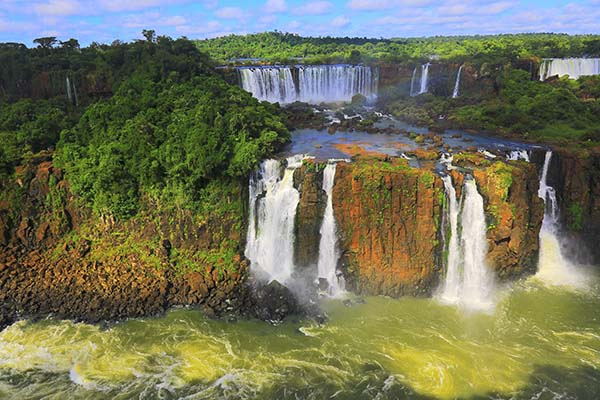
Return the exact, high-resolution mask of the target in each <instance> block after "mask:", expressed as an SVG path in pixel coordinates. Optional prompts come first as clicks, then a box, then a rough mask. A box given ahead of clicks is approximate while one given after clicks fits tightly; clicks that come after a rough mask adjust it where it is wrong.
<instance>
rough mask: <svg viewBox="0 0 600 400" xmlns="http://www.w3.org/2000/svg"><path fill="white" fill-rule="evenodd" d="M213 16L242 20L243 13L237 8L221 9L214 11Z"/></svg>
mask: <svg viewBox="0 0 600 400" xmlns="http://www.w3.org/2000/svg"><path fill="white" fill-rule="evenodd" d="M215 15H216V16H217V17H219V18H223V19H241V18H244V12H243V11H242V9H241V8H239V7H223V8H220V9H218V10H217V11H215Z"/></svg>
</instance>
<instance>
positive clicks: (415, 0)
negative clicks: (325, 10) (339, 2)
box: [346, 0, 432, 11]
mask: <svg viewBox="0 0 600 400" xmlns="http://www.w3.org/2000/svg"><path fill="white" fill-rule="evenodd" d="M431 3H432V0H350V1H349V2H348V3H346V7H348V8H351V9H353V10H363V11H377V10H389V9H392V8H399V7H422V6H426V5H428V4H431Z"/></svg>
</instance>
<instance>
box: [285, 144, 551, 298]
mask: <svg viewBox="0 0 600 400" xmlns="http://www.w3.org/2000/svg"><path fill="white" fill-rule="evenodd" d="M458 163H459V164H461V165H462V166H463V167H464V168H467V171H471V172H470V173H471V174H472V175H474V177H475V180H476V182H477V185H478V190H479V191H480V193H481V194H482V196H483V198H484V202H485V213H486V222H487V224H488V231H487V239H488V256H487V261H488V264H489V265H490V266H491V267H492V268H494V270H495V271H496V274H497V275H498V277H499V279H500V280H508V279H515V278H518V277H521V276H524V275H528V274H533V273H535V270H536V267H537V255H538V249H539V248H538V247H539V246H538V242H539V230H540V227H541V223H542V218H543V202H542V201H541V200H540V199H539V198H538V197H537V190H538V171H537V168H536V167H535V165H534V164H529V163H525V162H510V163H505V162H502V161H498V162H493V163H492V162H490V161H488V160H486V159H485V158H484V157H483V156H481V155H479V154H469V155H468V156H465V157H463V159H462V160H461V159H460V158H458ZM465 173H468V172H465ZM300 174H306V175H307V177H306V178H305V179H304V181H303V182H304V186H303V187H302V188H301V189H302V191H307V193H309V195H308V196H307V197H308V198H312V197H313V196H312V195H310V193H313V192H314V190H313V189H314V188H311V187H310V186H311V184H310V182H313V181H315V182H316V181H319V178H318V174H319V173H318V172H315V171H311V172H306V171H305V170H302V171H301V172H300ZM309 175H317V177H312V176H310V177H309ZM452 175H453V181H454V185H455V187H456V191H457V195H458V196H459V197H460V196H461V192H462V185H463V183H464V173H463V172H458V171H453V173H452ZM302 196H304V195H302ZM301 203H302V200H301ZM315 204H318V201H317V203H315ZM333 204H334V214H335V218H336V222H337V226H338V237H339V239H340V240H339V245H340V250H341V251H342V257H341V260H340V269H341V270H342V271H343V272H344V275H345V277H346V281H347V283H348V288H349V289H350V290H352V291H355V292H357V293H359V294H375V295H389V296H402V295H413V296H420V295H430V294H431V293H432V292H433V291H434V290H435V288H436V287H437V285H438V283H439V281H440V279H442V277H443V265H444V260H443V257H444V255H443V254H444V251H443V248H444V243H443V242H442V230H443V229H444V228H443V226H442V223H441V221H442V218H443V217H442V216H443V213H444V212H445V211H444V204H445V193H444V189H443V184H442V182H441V179H440V178H439V177H438V176H437V175H435V174H434V173H433V172H431V171H428V170H426V169H414V168H410V167H409V166H408V165H407V164H406V161H405V160H402V159H397V158H381V157H379V158H377V157H364V158H360V157H359V158H357V159H356V161H354V162H352V163H344V162H341V163H339V164H338V167H337V173H336V177H335V185H334V188H333ZM315 209H316V206H315V205H313V206H312V208H310V207H307V206H304V207H302V206H300V207H299V209H298V213H297V221H302V225H303V226H307V225H310V220H311V219H315V218H320V216H319V215H315V213H314V210H315ZM318 221H319V224H320V221H321V220H320V219H318ZM314 226H315V228H316V226H317V224H314ZM304 242H305V241H304V240H302V239H300V238H297V242H296V246H299V245H301V246H304V245H302V244H301V243H304ZM317 246H318V235H316V236H315V238H314V240H313V245H312V246H310V247H306V248H305V249H304V250H303V251H308V252H312V253H310V254H312V257H318V247H317Z"/></svg>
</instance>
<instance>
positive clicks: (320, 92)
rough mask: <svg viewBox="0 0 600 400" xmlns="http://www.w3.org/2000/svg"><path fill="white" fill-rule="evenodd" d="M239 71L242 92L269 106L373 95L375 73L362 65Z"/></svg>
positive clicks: (347, 99)
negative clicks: (295, 76) (295, 75)
mask: <svg viewBox="0 0 600 400" xmlns="http://www.w3.org/2000/svg"><path fill="white" fill-rule="evenodd" d="M239 71H240V76H241V81H242V87H243V88H244V90H246V91H248V92H250V93H252V95H253V96H254V97H256V98H257V99H260V100H266V101H269V102H272V103H276V102H278V103H283V104H288V103H292V102H294V101H303V102H306V103H312V104H318V103H322V102H326V103H332V102H349V101H351V100H352V97H353V96H354V95H356V94H362V95H363V96H365V97H367V98H373V97H375V96H376V94H377V76H376V74H375V73H374V72H373V70H372V69H371V68H370V67H367V66H362V65H308V66H298V67H288V66H275V67H240V68H239ZM294 72H297V79H294Z"/></svg>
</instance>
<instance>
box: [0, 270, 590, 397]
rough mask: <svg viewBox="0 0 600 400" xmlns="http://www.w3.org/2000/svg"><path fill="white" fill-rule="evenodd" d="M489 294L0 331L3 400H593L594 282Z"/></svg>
mask: <svg viewBox="0 0 600 400" xmlns="http://www.w3.org/2000/svg"><path fill="white" fill-rule="evenodd" d="M590 282H593V283H589V282H588V284H587V286H586V287H585V288H580V289H570V288H564V287H560V286H546V285H544V284H543V283H541V282H540V281H538V280H537V279H536V278H535V277H533V278H530V279H529V280H527V281H523V282H519V283H515V284H513V285H512V286H511V287H505V288H503V289H501V296H502V299H501V300H500V302H499V303H498V304H497V305H496V308H495V310H494V311H492V312H487V313H482V312H468V311H463V310H461V309H460V308H458V307H455V306H450V305H443V304H441V303H440V302H438V301H437V300H436V299H415V298H403V299H399V300H397V299H389V298H383V297H368V298H365V299H364V300H365V304H360V303H357V302H355V303H354V304H353V306H351V307H348V306H347V305H344V304H343V302H342V301H341V300H327V301H325V302H324V303H323V304H322V307H323V308H324V309H325V310H326V311H327V313H328V315H329V321H328V322H327V323H326V324H324V325H317V324H315V323H314V322H311V321H308V320H295V321H288V322H285V323H283V324H281V325H278V326H272V325H269V324H267V323H264V322H260V321H254V320H242V321H238V322H224V321H215V320H210V319H208V318H206V317H204V316H202V314H201V313H200V312H199V311H196V310H191V309H176V310H172V311H170V312H169V313H168V314H167V315H165V316H163V317H159V318H148V319H136V320H129V321H125V322H121V323H115V324H111V325H108V326H104V327H100V326H96V325H88V324H84V323H74V322H70V321H57V320H53V319H46V320H42V321H37V322H32V321H20V322H17V323H15V324H14V325H12V326H10V327H8V328H7V329H5V330H4V331H2V332H1V333H0V398H8V399H25V398H28V399H42V398H43V399H66V398H69V399H109V398H110V399H129V398H140V399H175V398H185V399H238V398H261V399H324V398H335V399H373V398H376V399H402V398H417V399H454V398H460V399H488V398H489V399H531V398H533V399H574V398H577V399H594V398H600V371H599V368H600V314H599V313H598V310H599V309H600V285H599V283H598V280H597V279H596V278H594V279H591V281H590Z"/></svg>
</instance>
